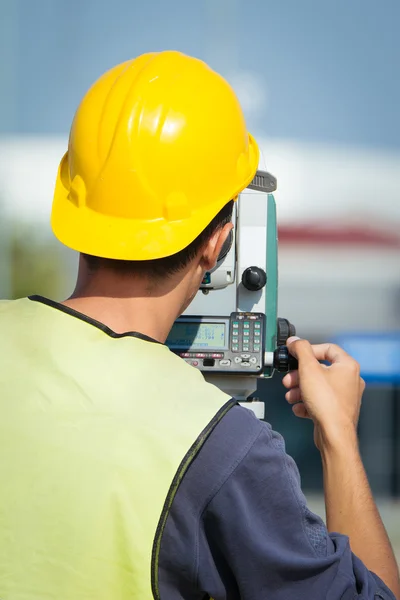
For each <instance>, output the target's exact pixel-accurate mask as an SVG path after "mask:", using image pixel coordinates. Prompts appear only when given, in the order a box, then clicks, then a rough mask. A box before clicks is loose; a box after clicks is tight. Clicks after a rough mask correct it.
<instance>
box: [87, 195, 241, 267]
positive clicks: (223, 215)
mask: <svg viewBox="0 0 400 600" xmlns="http://www.w3.org/2000/svg"><path fill="white" fill-rule="evenodd" d="M232 211H233V200H231V201H230V202H228V204H225V206H224V207H223V208H222V209H221V210H220V211H219V213H218V214H217V215H216V216H215V217H214V218H213V220H212V221H211V222H210V223H209V224H208V225H207V227H206V228H205V229H203V231H202V232H201V233H200V234H199V235H198V236H197V238H196V239H195V240H193V242H191V243H190V244H189V246H186V248H184V249H183V250H180V251H179V252H177V253H176V254H172V255H171V256H166V257H164V258H156V259H152V260H115V259H112V258H100V257H98V256H91V255H90V254H82V256H83V257H84V259H85V261H86V264H87V266H88V268H89V269H90V270H91V271H97V270H98V269H101V268H105V269H112V270H113V271H114V272H118V273H120V274H121V275H130V274H136V275H143V276H144V275H145V276H148V277H151V278H161V277H167V276H168V275H173V274H174V273H177V272H178V271H180V270H181V269H184V268H185V267H186V266H187V265H188V263H189V262H190V261H191V260H193V259H194V258H195V256H196V255H197V254H198V252H199V251H200V250H201V248H202V247H203V246H204V245H205V244H206V243H207V242H208V240H209V239H210V238H211V237H212V235H213V234H214V233H215V231H216V230H217V229H222V227H224V226H225V225H226V224H227V223H229V222H230V221H231V220H232Z"/></svg>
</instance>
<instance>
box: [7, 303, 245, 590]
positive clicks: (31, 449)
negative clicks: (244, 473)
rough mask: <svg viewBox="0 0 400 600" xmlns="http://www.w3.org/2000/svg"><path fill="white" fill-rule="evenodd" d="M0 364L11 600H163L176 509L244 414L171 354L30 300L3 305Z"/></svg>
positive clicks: (152, 344) (227, 398) (130, 336)
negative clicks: (199, 462)
mask: <svg viewBox="0 0 400 600" xmlns="http://www.w3.org/2000/svg"><path fill="white" fill-rule="evenodd" d="M0 357H1V361H0V407H1V418H0V455H1V468H0V488H1V490H2V491H1V494H0V598H2V597H4V598H12V599H13V600H21V599H22V598H23V599H24V600H27V599H28V598H29V599H32V600H39V598H40V599H41V598H49V599H52V598H54V599H56V598H57V600H72V599H73V600H89V599H91V598H93V599H94V598H95V599H96V600H113V599H117V598H118V600H124V599H125V598H126V599H127V600H128V598H129V600H132V598H140V599H141V600H145V599H151V598H152V597H153V594H154V597H156V598H159V594H158V577H157V575H158V573H157V571H158V553H159V547H160V540H161V536H162V532H163V528H164V525H165V522H166V519H167V516H168V510H169V508H170V506H171V504H172V501H173V499H174V495H175V493H176V491H177V489H178V486H179V483H180V481H181V479H182V477H183V476H184V474H185V472H186V470H187V468H188V466H189V465H190V463H191V461H192V460H193V458H194V457H195V456H196V453H197V452H198V451H199V449H200V448H201V445H202V444H203V443H204V441H205V439H206V438H207V436H208V435H209V433H210V432H211V430H212V428H213V427H214V426H215V425H216V423H217V422H218V421H219V420H220V419H221V418H222V417H223V416H224V414H225V413H226V412H227V411H228V410H229V408H230V407H231V406H232V404H234V403H233V402H230V401H229V400H230V399H229V397H228V396H226V395H225V394H223V393H222V392H221V391H219V390H218V389H217V388H215V387H214V386H211V385H209V384H207V383H206V382H205V381H204V379H203V377H202V375H201V374H200V373H199V372H198V371H197V370H196V369H194V368H192V367H190V366H189V365H187V364H186V363H185V362H184V361H182V360H181V359H179V358H177V357H176V356H175V355H174V354H172V353H171V352H170V351H169V350H168V348H167V347H166V346H164V345H162V344H157V343H153V342H149V341H144V340H143V339H138V338H136V337H133V336H132V335H122V336H118V335H116V336H114V337H113V336H112V335H110V333H107V332H106V331H105V328H101V327H99V326H96V324H95V323H94V322H85V320H83V319H81V318H76V316H72V315H71V314H67V313H66V312H63V311H62V310H57V308H54V307H52V306H46V305H45V304H43V303H40V302H33V301H31V300H28V299H22V300H17V301H11V302H6V301H2V302H0ZM152 588H153V589H152ZM161 600H162V599H161Z"/></svg>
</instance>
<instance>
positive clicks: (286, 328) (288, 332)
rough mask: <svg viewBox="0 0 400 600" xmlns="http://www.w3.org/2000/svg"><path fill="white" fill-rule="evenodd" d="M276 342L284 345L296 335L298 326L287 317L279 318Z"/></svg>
mask: <svg viewBox="0 0 400 600" xmlns="http://www.w3.org/2000/svg"><path fill="white" fill-rule="evenodd" d="M276 329H277V336H276V343H277V345H278V346H284V345H285V344H286V342H287V340H288V338H290V337H292V336H293V335H296V328H295V326H294V325H292V324H291V323H290V322H289V321H288V320H287V319H278V323H277V328H276Z"/></svg>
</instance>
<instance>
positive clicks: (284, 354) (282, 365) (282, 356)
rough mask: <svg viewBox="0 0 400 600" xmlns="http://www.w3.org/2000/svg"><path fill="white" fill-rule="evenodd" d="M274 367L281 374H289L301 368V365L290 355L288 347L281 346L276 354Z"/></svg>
mask: <svg viewBox="0 0 400 600" xmlns="http://www.w3.org/2000/svg"><path fill="white" fill-rule="evenodd" d="M273 367H274V369H275V370H276V371H278V372H279V373H287V372H288V371H296V370H297V369H298V368H299V363H298V362H297V360H296V359H295V357H294V356H292V355H291V354H290V352H289V349H288V347H287V346H279V347H278V348H277V349H276V350H275V352H274V364H273Z"/></svg>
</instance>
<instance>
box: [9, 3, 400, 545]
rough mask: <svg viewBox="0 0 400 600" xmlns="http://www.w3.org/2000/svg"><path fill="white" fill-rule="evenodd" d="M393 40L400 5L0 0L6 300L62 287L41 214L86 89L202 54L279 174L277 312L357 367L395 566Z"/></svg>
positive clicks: (286, 419)
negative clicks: (149, 64)
mask: <svg viewBox="0 0 400 600" xmlns="http://www.w3.org/2000/svg"><path fill="white" fill-rule="evenodd" d="M399 29H400V3H399V2H398V0H384V1H383V2H380V3H377V2H375V1H374V0H352V1H351V2H349V1H348V0H336V1H335V2H318V1H317V0H302V1H301V2H299V1H298V0H279V2H277V1H276V0H275V1H272V0H246V1H244V0H198V1H197V2H188V1H187V0H152V1H150V2H145V1H144V0H113V2H107V1H104V2H103V1H101V0H69V2H64V1H62V0H35V1H34V2H32V1H31V0H0V297H1V298H16V297H21V296H25V295H28V294H32V293H39V294H42V295H45V296H49V297H52V298H54V299H62V298H63V297H65V295H66V294H68V293H69V292H70V291H71V287H72V285H73V281H74V276H75V273H76V267H77V257H76V256H75V255H74V253H72V252H68V251H67V250H66V249H64V248H62V247H61V246H60V245H59V244H58V243H57V242H56V241H55V240H54V238H53V236H52V234H51V231H50V227H49V213H50V207H51V202H52V194H53V186H54V181H55V176H56V171H57V167H58V163H59V160H60V159H61V156H62V155H63V153H64V152H65V150H66V147H67V140H68V130H69V127H70V124H71V121H72V118H73V115H74V112H75V109H76V107H77V105H78V103H79V101H80V99H81V97H82V95H83V94H84V93H85V91H86V90H87V88H88V87H89V86H90V85H91V83H92V82H94V80H95V79H96V78H97V77H98V76H100V75H101V74H102V73H103V72H104V71H105V70H106V69H108V68H110V67H112V66H114V65H115V64H117V63H118V62H122V61H124V60H126V59H128V58H131V57H134V56H135V55H138V54H141V53H143V52H146V51H157V50H164V49H176V50H181V51H183V52H186V53H188V54H191V55H194V56H197V57H199V58H202V59H204V60H206V61H207V62H208V63H209V64H210V65H211V66H212V67H214V68H215V69H216V70H219V71H220V72H221V73H222V74H223V75H224V76H225V77H227V79H228V80H229V81H230V82H231V84H232V85H233V87H234V88H235V89H236V91H237V94H238V96H239V98H240V100H241V102H242V104H243V107H244V109H245V113H246V117H247V121H248V126H249V129H250V131H251V132H252V133H253V134H254V135H255V136H256V138H257V139H258V141H259V144H260V146H261V149H262V153H263V159H264V161H265V166H266V167H267V169H268V170H269V171H271V172H272V173H273V174H274V175H275V176H276V177H277V178H278V186H279V187H278V192H277V194H276V201H277V207H278V220H279V239H280V251H279V261H280V263H279V264H280V311H279V312H280V316H283V317H287V318H289V319H290V320H291V321H292V322H293V323H295V324H296V326H297V329H298V333H299V334H300V335H301V336H304V337H308V338H310V339H311V340H313V341H320V340H323V339H324V340H325V339H338V340H340V341H341V343H343V345H344V346H345V347H347V348H349V349H351V351H352V352H353V354H354V355H355V357H356V358H357V359H358V360H360V362H361V364H362V367H363V374H364V376H365V377H366V379H367V381H368V387H367V391H366V394H365V401H364V406H363V413H362V417H361V421H360V443H361V448H362V452H363V456H364V460H365V464H366V467H367V471H368V475H369V478H370V481H371V484H372V487H373V490H374V493H375V494H376V496H377V497H378V499H379V502H380V505H381V508H382V511H383V516H384V519H385V520H386V523H387V525H388V528H389V532H390V534H391V536H392V539H393V541H394V543H395V545H396V548H397V549H398V550H399V556H400V504H399V503H398V500H399V498H400V392H399V387H400V334H399V332H400V116H399V110H400V109H399V107H400V78H399V76H398V69H399V62H400V36H399ZM260 394H261V396H262V398H263V399H264V400H265V401H266V407H267V418H268V420H270V421H271V423H272V425H273V427H274V428H276V429H278V430H279V431H280V432H281V433H283V434H284V436H285V438H286V441H287V448H288V451H289V452H290V453H291V454H292V455H293V456H294V458H295V459H296V461H297V463H298V465H299V467H300V471H301V475H302V479H303V486H304V489H305V491H306V493H307V495H308V496H309V498H310V502H311V503H313V506H314V507H315V508H316V510H318V511H319V512H321V511H322V510H323V508H322V505H321V502H320V499H321V489H322V488H321V468H320V461H319V456H318V453H317V451H316V450H315V448H314V447H313V442H312V434H311V433H312V432H311V428H310V424H309V423H304V422H299V421H297V420H296V419H295V418H294V417H293V415H292V413H291V411H290V409H289V407H288V406H286V403H285V402H284V399H283V392H282V387H281V383H280V379H279V377H275V378H274V379H273V380H272V381H267V382H263V385H262V388H261V389H260Z"/></svg>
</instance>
